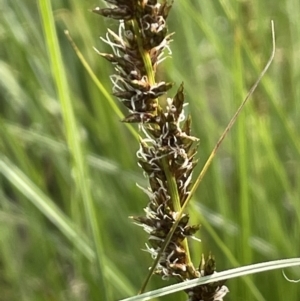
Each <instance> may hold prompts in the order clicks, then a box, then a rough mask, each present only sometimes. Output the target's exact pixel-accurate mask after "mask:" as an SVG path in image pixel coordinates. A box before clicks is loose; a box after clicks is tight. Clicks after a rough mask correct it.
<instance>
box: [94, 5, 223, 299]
mask: <svg viewBox="0 0 300 301" xmlns="http://www.w3.org/2000/svg"><path fill="white" fill-rule="evenodd" d="M105 1H106V2H107V3H108V4H109V7H107V8H99V7H97V8H95V9H94V10H93V11H94V12H95V13H97V14H99V15H102V16H104V17H108V18H112V19H115V20H117V21H118V22H119V29H118V32H117V33H116V32H113V31H112V30H110V29H108V31H107V35H106V38H105V39H102V40H103V41H104V42H106V43H107V44H108V45H110V47H111V49H112V53H101V52H99V51H97V52H98V54H99V55H100V56H102V57H103V58H105V59H106V60H108V61H109V62H111V63H112V65H113V66H114V70H115V74H113V75H112V76H111V77H110V78H111V81H112V85H113V94H114V95H115V96H116V97H118V98H119V100H120V101H121V103H122V104H124V106H125V107H126V108H127V109H128V111H129V113H128V115H127V116H126V117H125V118H124V119H123V122H128V123H137V124H138V125H139V129H140V131H141V133H142V135H143V137H141V138H140V140H139V144H140V146H139V150H138V151H137V158H138V164H139V166H140V167H141V168H142V169H143V171H144V174H145V175H146V176H147V177H148V180H149V187H148V188H142V187H140V188H141V189H142V190H143V191H144V192H145V193H146V194H147V196H148V197H149V202H148V205H147V207H146V208H145V209H144V212H145V215H143V216H134V217H131V218H132V219H133V220H134V222H135V223H136V224H138V225H140V226H142V227H143V229H144V230H145V231H146V232H147V233H148V234H149V237H148V241H149V243H148V244H146V249H145V251H147V252H149V253H150V255H151V257H152V258H153V259H156V258H157V256H158V254H159V252H160V250H161V247H162V245H163V243H164V241H165V239H166V237H167V235H168V233H169V231H170V229H171V228H172V226H173V225H174V223H175V221H176V219H177V217H178V212H179V211H180V209H181V207H182V205H183V204H184V202H185V201H186V199H187V198H188V197H189V194H190V189H191V187H192V172H193V169H194V167H195V165H196V163H197V160H196V159H195V154H196V152H197V146H198V139H197V138H195V137H193V136H191V118H190V117H189V116H185V112H184V106H185V102H184V101H185V99H184V86H183V84H181V85H180V86H179V88H178V90H177V93H176V94H175V96H174V97H172V98H167V99H166V100H165V101H164V106H163V105H162V104H161V103H160V102H159V98H160V97H161V96H164V95H165V94H166V92H167V91H168V90H169V89H170V88H171V87H172V83H168V82H164V81H159V82H157V81H156V77H155V75H156V71H157V67H158V65H159V64H160V63H161V62H162V61H163V60H164V58H165V52H166V50H167V51H168V55H169V54H170V47H169V44H170V42H171V36H172V34H169V33H168V30H167V26H166V19H167V17H168V14H169V12H170V9H171V7H172V4H171V3H169V2H168V1H162V2H161V3H160V2H158V1H157V0H105ZM198 229H199V225H190V224H189V215H188V214H183V215H182V216H181V218H180V220H179V223H178V226H177V228H176V229H175V232H174V234H173V236H172V238H171V240H170V242H169V244H168V246H167V247H166V249H165V250H164V252H163V253H162V255H161V257H160V258H159V261H158V265H157V267H156V270H155V274H157V275H160V276H161V277H162V279H169V278H171V277H172V278H175V279H176V280H177V281H186V280H189V279H195V278H199V277H203V276H207V275H211V274H213V273H215V270H216V269H215V260H214V258H213V256H211V255H209V256H208V257H207V258H206V259H205V258H204V256H203V255H202V258H201V262H200V265H199V267H198V268H195V267H194V265H193V264H192V262H191V260H190V256H189V250H188V244H187V238H188V237H194V234H195V233H196V231H197V230H198ZM227 292H228V288H227V287H226V286H225V285H224V282H218V283H211V284H207V285H201V286H198V287H195V288H192V289H189V290H187V291H186V293H187V295H188V300H189V301H221V300H223V297H224V296H225V295H226V293H227Z"/></svg>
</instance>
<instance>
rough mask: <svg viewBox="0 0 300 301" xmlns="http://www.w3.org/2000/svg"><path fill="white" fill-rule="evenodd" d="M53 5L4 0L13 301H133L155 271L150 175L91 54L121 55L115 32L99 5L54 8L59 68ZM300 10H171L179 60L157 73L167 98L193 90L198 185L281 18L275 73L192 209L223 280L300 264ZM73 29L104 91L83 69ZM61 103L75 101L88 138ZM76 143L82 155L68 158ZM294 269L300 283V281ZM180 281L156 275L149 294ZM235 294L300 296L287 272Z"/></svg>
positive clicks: (242, 281)
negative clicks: (144, 218) (252, 269)
mask: <svg viewBox="0 0 300 301" xmlns="http://www.w3.org/2000/svg"><path fill="white" fill-rule="evenodd" d="M43 2H44V1H42V0H41V1H30V0H25V1H9V0H7V1H6V0H0V300H1V301H16V300H30V301H32V300H49V301H54V300H57V301H58V300H73V301H76V300H80V301H84V300H105V298H108V299H109V300H117V299H121V298H125V297H129V296H132V295H134V294H136V293H137V291H138V290H139V288H140V286H141V284H142V282H143V280H144V278H145V277H146V274H147V271H148V267H149V266H150V265H151V262H152V261H151V257H150V256H149V255H148V254H147V253H146V252H142V251H141V249H144V248H145V242H146V240H147V235H146V233H145V232H143V231H142V229H141V228H139V227H137V226H135V225H134V224H132V222H131V221H130V220H129V219H128V216H130V215H141V214H143V208H144V207H145V206H146V204H147V196H146V195H144V194H143V193H142V192H141V190H140V189H139V188H137V187H136V185H135V183H138V184H140V185H144V186H147V181H146V179H145V178H144V177H143V174H142V171H141V169H140V168H139V167H138V166H137V164H136V157H135V153H136V151H137V150H138V143H137V141H136V139H135V138H134V137H133V136H132V134H131V132H130V131H129V130H128V128H127V127H126V126H125V125H124V124H122V123H121V122H120V119H121V118H120V116H118V115H117V114H116V112H115V110H114V109H113V108H112V106H111V105H110V102H109V101H108V99H109V97H110V93H111V92H110V91H111V83H110V79H109V75H110V74H112V73H113V69H112V67H111V66H110V64H109V63H108V62H106V61H105V60H104V59H101V58H100V57H99V56H98V55H97V54H96V53H95V52H94V50H93V46H95V47H96V48H97V49H99V50H100V51H104V52H105V51H109V48H108V46H107V45H105V44H104V43H103V42H102V41H101V40H100V39H99V37H100V36H102V37H104V36H105V32H106V28H107V27H109V28H111V29H116V28H117V26H116V22H114V21H112V20H108V19H104V18H101V17H100V16H97V15H95V14H93V13H91V12H90V10H91V9H92V8H94V7H95V6H96V5H97V3H96V2H95V1H91V0H88V1H78V0H77V1H75V0H69V1H58V0H56V1H52V5H53V7H52V9H53V11H51V10H49V9H48V13H50V15H53V17H54V19H55V25H56V34H57V36H58V39H59V47H60V51H61V57H62V61H63V64H59V65H56V66H55V67H56V69H55V68H54V69H53V62H52V63H51V59H50V58H51V57H52V55H53V53H52V51H53V49H54V48H51V45H52V43H53V41H52V40H50V39H49V36H47V35H46V34H45V31H44V30H43V28H45V26H46V27H47V20H46V21H45V19H44V21H43V18H42V13H41V12H42V8H41V7H42V6H43ZM46 2H48V1H46V0H45V2H44V3H46ZM100 4H101V5H103V2H101V3H100ZM46 10H47V8H46ZM299 12H300V3H299V1H298V0H283V1H271V0H265V1H258V0H253V1H233V0H222V1H221V0H220V1H207V0H206V1H205V0H202V1H200V0H199V1H193V0H191V1H178V0H177V1H175V3H174V5H173V9H172V10H171V13H170V16H169V18H168V24H169V31H170V32H175V35H174V36H173V40H174V41H173V42H172V43H171V49H172V58H168V59H167V60H165V61H164V62H163V63H162V64H161V65H160V67H159V71H158V76H159V78H160V79H162V80H168V81H172V82H174V83H175V85H174V88H173V89H172V90H171V91H170V93H169V97H172V96H173V95H174V94H175V92H176V89H177V87H178V86H179V84H180V83H181V82H182V81H183V82H184V84H185V93H186V101H187V102H188V103H189V106H188V107H187V111H188V112H190V113H191V115H192V119H193V135H194V136H196V137H199V138H200V141H201V142H200V146H199V150H198V155H197V156H198V158H199V163H198V166H197V168H196V170H195V173H194V177H196V176H197V175H198V174H199V172H200V170H201V167H202V166H203V164H204V163H205V161H206V159H207V158H208V156H209V154H210V152H211V150H212V148H213V147H214V145H215V143H216V141H217V140H218V138H219V136H220V135H221V133H222V131H223V129H224V128H225V126H226V125H227V123H228V121H229V120H230V118H231V116H232V115H233V114H234V112H235V110H236V109H237V107H238V106H239V104H240V103H241V101H242V100H243V98H244V97H245V95H246V94H247V91H248V90H249V89H250V87H251V85H252V84H253V83H254V82H255V80H256V79H257V77H258V75H259V73H260V72H261V70H262V69H263V67H264V65H265V63H266V62H267V60H268V58H269V56H270V54H271V48H272V43H271V25H270V22H271V20H272V19H273V20H274V22H275V30H276V44H277V46H276V56H275V59H274V61H273V63H272V65H271V68H270V70H269V71H268V73H267V75H266V76H265V77H264V79H263V80H262V82H261V83H260V85H259V87H258V89H257V90H256V91H255V94H254V95H253V97H252V98H251V100H250V102H249V103H248V104H247V106H246V108H245V109H244V110H243V112H242V113H241V115H240V116H239V118H238V121H237V123H236V124H235V126H234V128H233V130H232V131H231V132H230V133H229V134H228V136H227V137H226V139H225V141H224V143H223V144H222V145H221V147H220V149H219V151H218V154H217V156H216V157H215V159H214V162H213V164H212V166H211V167H210V169H209V171H208V173H207V174H206V176H205V178H204V180H203V182H202V183H201V185H200V186H199V188H198V190H197V192H196V195H195V196H194V197H193V199H192V202H191V205H190V206H189V212H190V215H191V218H192V221H193V222H194V223H200V224H202V227H201V230H200V231H199V233H198V234H197V237H200V238H201V240H202V242H201V243H199V242H196V241H191V242H190V244H191V250H192V256H193V260H194V262H195V265H197V264H198V263H199V260H200V255H201V253H202V252H204V253H205V254H208V252H210V251H211V252H212V253H213V254H214V255H215V257H216V261H217V270H218V271H222V270H226V269H230V268H233V267H237V266H242V265H247V264H251V263H257V262H264V261H269V260H274V259H281V258H290V257H297V256H298V257H299V253H300V247H299V246H300V231H299V226H300V202H299V198H300V86H299V80H300V21H299V20H300V18H299ZM45 24H46V25H45ZM65 29H68V30H69V32H70V34H71V36H72V38H73V39H74V41H75V42H76V44H77V46H78V48H79V49H80V51H81V52H82V54H83V55H84V57H85V59H86V60H87V62H88V64H89V65H90V66H91V68H92V69H93V71H94V72H95V74H96V75H97V77H98V79H99V81H100V82H101V83H102V84H103V86H104V90H102V91H100V90H99V89H98V88H97V86H96V85H95V83H94V82H93V81H92V79H91V78H90V76H89V75H88V73H87V72H86V70H85V69H84V68H83V66H82V64H81V63H80V61H79V59H78V57H77V56H76V54H75V52H74V50H73V49H72V47H71V46H70V43H69V42H68V40H67V38H66V36H65V35H64V30H65ZM49 45H50V46H49ZM65 75H66V78H67V82H64V78H65ZM60 84H62V86H61V87H60V88H59V85H60ZM57 87H58V88H57ZM59 89H61V90H59ZM59 91H61V93H60V92H59ZM63 99H65V100H68V99H69V100H71V102H72V105H73V109H74V114H75V118H76V123H77V128H75V129H73V128H72V120H71V121H70V120H69V121H68V119H67V121H66V119H65V118H66V116H71V117H72V110H71V106H70V103H68V102H67V101H65V102H64V100H63ZM115 103H117V100H115ZM118 105H119V104H118ZM119 107H120V108H121V110H122V111H123V112H124V113H126V111H125V110H124V108H123V107H121V106H119ZM68 114H71V115H68ZM72 139H73V140H72ZM67 141H69V145H71V146H72V145H75V150H74V149H72V150H71V152H68V148H67ZM72 143H73V144H72ZM80 147H81V148H82V149H80ZM77 150H78V152H77V155H78V157H77V158H78V160H77V161H76V159H75V165H74V164H73V163H74V161H73V160H72V159H71V157H72V155H71V154H73V155H74V153H75V158H76V151H77ZM81 151H82V153H83V154H84V155H82V153H81ZM83 156H84V157H83ZM82 158H86V160H82ZM80 160H81V161H80ZM207 225H210V227H209V226H207ZM90 229H92V231H91V230H90ZM97 231H98V233H97ZM74 233H81V234H80V236H77V234H74ZM93 241H94V242H95V244H94V245H93V243H92V242H93ZM97 251H98V253H99V254H100V255H99V257H98V259H99V260H98V261H97V260H96V259H95V253H96V252H97ZM285 272H286V274H287V276H288V277H289V278H291V279H299V278H300V270H299V268H294V269H287V270H285ZM171 283H172V281H169V282H166V281H162V280H160V279H158V278H157V277H153V278H152V281H151V284H150V285H149V287H148V290H150V289H155V288H158V287H162V286H166V285H168V284H171ZM227 285H228V287H229V289H230V293H229V294H228V295H227V296H226V298H225V300H226V301H230V300H231V301H233V300H243V301H250V300H251V301H252V300H259V301H263V300H272V301H279V300H288V301H292V300H295V301H298V300H299V295H300V284H293V283H289V282H288V281H286V280H285V279H284V277H283V276H282V272H281V271H280V270H279V271H278V270H277V271H272V272H266V273H262V274H258V275H253V276H251V277H245V278H238V279H233V280H230V281H228V282H227ZM104 287H105V289H106V293H105V294H106V297H104V293H103V290H104ZM175 299H176V300H186V295H185V294H184V293H178V294H176V295H171V296H166V297H163V298H161V299H160V300H175Z"/></svg>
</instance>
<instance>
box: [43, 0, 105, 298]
mask: <svg viewBox="0 0 300 301" xmlns="http://www.w3.org/2000/svg"><path fill="white" fill-rule="evenodd" d="M39 8H40V14H41V18H42V24H43V29H44V33H45V36H46V42H47V46H48V50H49V55H50V61H51V68H52V74H53V77H54V81H55V84H56V88H57V92H58V95H59V100H60V102H61V108H62V115H63V119H64V125H65V129H66V138H67V142H68V147H69V151H70V154H71V158H72V165H73V166H74V173H75V183H76V185H77V187H78V188H79V191H80V193H81V197H82V201H83V204H84V208H85V215H86V221H87V223H88V225H89V227H90V230H91V233H92V240H93V245H94V248H95V253H96V262H97V264H96V268H97V277H98V281H99V292H101V294H102V296H103V297H104V298H105V300H107V285H106V282H105V279H104V275H103V271H104V263H103V254H104V250H103V246H102V238H101V236H100V231H99V226H98V223H97V218H96V208H95V206H94V202H93V199H92V195H91V189H90V184H89V174H88V168H87V164H86V161H85V159H84V155H83V150H82V146H81V143H80V140H81V138H80V134H79V131H78V128H77V124H76V119H75V115H74V111H73V106H72V102H71V100H70V97H69V95H70V93H69V88H68V84H67V80H66V75H65V72H64V67H63V61H62V58H61V54H60V50H59V45H58V40H57V35H56V31H55V25H54V19H53V15H52V7H51V2H50V1H49V0H45V1H44V0H40V1H39Z"/></svg>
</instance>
